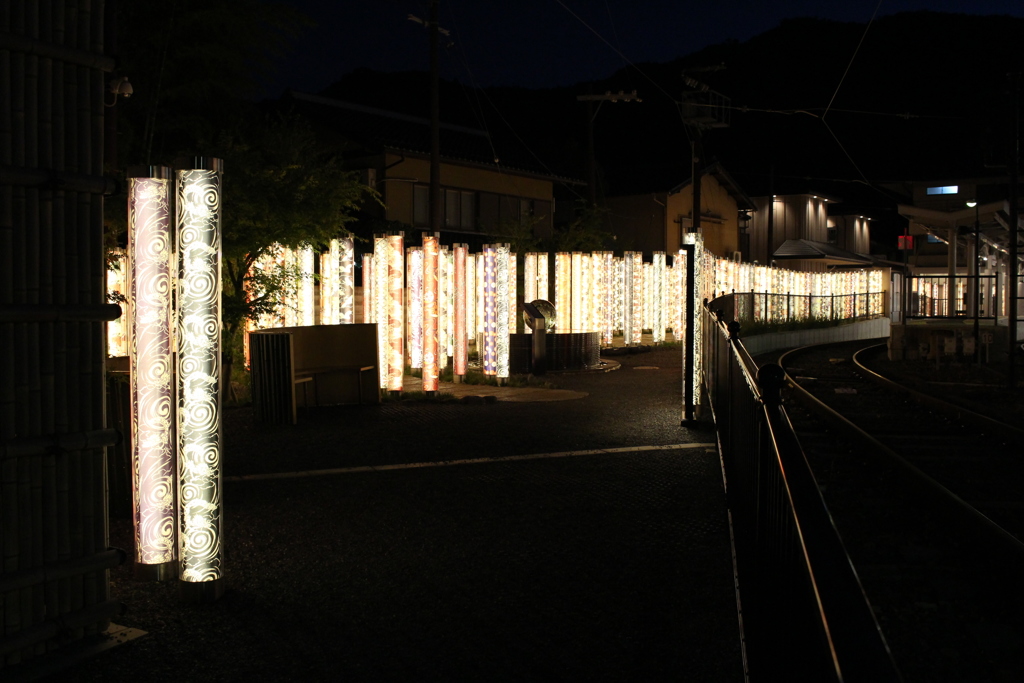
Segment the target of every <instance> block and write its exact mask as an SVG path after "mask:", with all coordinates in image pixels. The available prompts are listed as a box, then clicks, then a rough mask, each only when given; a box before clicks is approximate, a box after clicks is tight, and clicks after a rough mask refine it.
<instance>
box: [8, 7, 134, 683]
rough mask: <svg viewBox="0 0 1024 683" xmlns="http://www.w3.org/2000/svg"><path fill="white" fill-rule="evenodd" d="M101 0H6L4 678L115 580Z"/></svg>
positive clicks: (52, 641)
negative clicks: (107, 400) (107, 403)
mask: <svg viewBox="0 0 1024 683" xmlns="http://www.w3.org/2000/svg"><path fill="white" fill-rule="evenodd" d="M103 9H104V5H103V2H102V0H93V1H90V0H77V1H76V0H4V1H3V2H0V80H2V82H0V553H2V556H0V570H2V571H0V629H2V631H0V678H3V677H4V674H3V669H4V668H8V667H11V666H14V665H17V664H19V663H21V662H26V661H30V660H34V659H36V658H37V657H40V656H41V655H46V654H47V653H52V652H54V651H59V649H60V648H61V647H63V646H64V645H68V644H75V643H80V642H81V641H82V638H83V637H86V636H89V635H93V634H97V633H99V632H101V631H102V630H103V629H104V628H106V625H107V624H108V623H109V619H110V618H111V616H113V615H114V614H116V613H117V611H118V607H119V605H118V604H116V603H114V602H112V601H111V600H110V596H109V590H108V587H109V580H108V567H110V566H112V565H113V564H115V563H116V562H117V561H118V554H117V553H116V552H113V551H109V550H108V549H107V514H106V505H107V503H106V487H105V481H106V479H105V468H106V465H105V453H104V451H105V446H107V445H110V444H112V443H113V442H114V440H115V439H116V434H115V433H114V432H113V431H112V430H107V429H105V415H104V358H105V355H106V354H105V336H104V323H103V321H105V320H108V319H110V318H112V317H114V316H116V315H117V314H118V310H117V307H116V306H111V305H108V304H106V303H105V300H104V297H105V285H104V258H103V248H102V230H103V194H104V192H105V191H106V190H107V189H108V183H107V182H106V181H105V180H104V177H103V150H104V147H103V140H104V136H103V132H104V131H103V122H104V113H105V107H104V90H105V85H106V82H107V80H108V79H109V75H108V74H107V73H105V72H107V71H110V70H111V69H112V67H113V59H112V58H110V57H107V56H104V44H103V35H104V30H103V27H104V12H103Z"/></svg>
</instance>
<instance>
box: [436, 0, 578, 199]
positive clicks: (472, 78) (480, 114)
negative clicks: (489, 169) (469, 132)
mask: <svg viewBox="0 0 1024 683" xmlns="http://www.w3.org/2000/svg"><path fill="white" fill-rule="evenodd" d="M448 14H449V17H450V18H451V20H452V27H453V29H454V31H455V34H456V35H458V33H459V28H458V22H457V20H456V18H455V15H454V12H452V10H451V6H450V4H449V5H448ZM455 46H456V47H457V48H458V52H459V56H460V57H461V61H462V65H461V66H462V68H463V69H465V71H466V75H467V76H468V77H469V81H470V85H472V87H473V90H474V93H475V96H476V97H477V99H478V102H479V96H480V95H481V94H482V95H483V96H484V99H486V100H487V103H488V104H489V105H490V106H491V109H493V110H494V113H495V114H496V115H497V116H498V118H499V119H501V121H502V123H504V124H505V126H506V127H507V128H508V130H509V132H511V133H512V135H513V136H514V137H515V138H516V140H518V141H519V143H520V144H521V145H522V146H523V148H524V149H526V151H527V152H528V153H529V154H530V156H532V157H533V158H534V160H535V161H536V162H537V163H538V164H540V166H541V168H543V169H544V170H545V171H547V173H548V174H549V175H551V176H552V177H553V178H559V177H560V176H559V175H558V174H556V173H555V172H554V171H553V170H552V169H551V168H550V167H549V166H548V165H547V164H546V163H545V162H544V160H543V159H541V157H540V156H539V155H538V154H537V153H536V152H535V151H534V150H533V148H532V147H531V146H530V145H529V144H527V143H526V141H525V140H523V138H522V136H520V135H519V132H518V131H517V130H516V129H515V127H514V126H512V124H511V123H510V122H509V121H508V119H507V118H505V115H504V114H503V113H502V112H501V110H500V109H499V108H498V106H497V105H496V104H495V103H494V100H492V99H491V96H490V95H489V94H488V93H487V91H486V90H485V89H484V88H481V87H480V86H479V85H478V84H477V81H476V77H475V75H474V74H473V70H472V68H471V67H470V66H469V60H468V58H467V57H466V53H465V50H464V49H463V48H462V44H461V41H457V42H456V43H455ZM445 54H446V55H447V56H448V57H449V58H452V57H451V54H450V52H449V51H447V50H446V52H445ZM452 59H453V58H452ZM454 64H455V61H454V59H453V65H454ZM463 91H465V86H463ZM467 99H468V97H467ZM478 107H479V108H478V109H476V108H475V109H474V115H476V116H477V117H478V120H479V121H480V125H482V126H483V129H484V132H486V133H487V142H488V144H489V145H490V147H491V152H492V154H493V155H494V161H495V165H496V166H497V167H498V170H499V172H500V173H502V175H506V174H505V173H504V171H503V170H502V165H501V163H500V158H501V157H500V155H499V154H498V152H497V150H496V149H495V147H494V142H493V140H492V138H491V132H490V128H489V127H488V125H487V120H486V117H485V116H484V115H483V107H482V106H479V104H478ZM558 183H559V184H560V185H562V186H563V187H564V188H566V189H567V190H569V191H570V192H571V193H572V194H574V195H575V196H576V197H577V198H578V199H580V200H584V199H585V197H583V195H581V194H580V193H579V192H578V191H577V190H576V188H574V187H573V186H572V185H570V184H569V183H567V182H565V181H564V180H558Z"/></svg>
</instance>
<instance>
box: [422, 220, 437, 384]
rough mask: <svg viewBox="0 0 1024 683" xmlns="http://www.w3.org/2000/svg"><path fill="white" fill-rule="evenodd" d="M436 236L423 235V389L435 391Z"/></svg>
mask: <svg viewBox="0 0 1024 683" xmlns="http://www.w3.org/2000/svg"><path fill="white" fill-rule="evenodd" d="M439 251H440V250H439V246H438V237H437V235H436V234H434V235H423V373H422V377H423V391H425V392H434V391H437V379H438V378H437V351H438V349H437V322H438V321H437V312H438V311H437V308H438V302H437V293H438V291H437V261H438V254H439Z"/></svg>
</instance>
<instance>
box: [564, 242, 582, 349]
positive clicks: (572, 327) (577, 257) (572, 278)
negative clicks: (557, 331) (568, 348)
mask: <svg viewBox="0 0 1024 683" xmlns="http://www.w3.org/2000/svg"><path fill="white" fill-rule="evenodd" d="M570 263H571V266H570V268H571V270H570V273H569V283H570V284H569V287H570V288H571V289H570V294H569V301H570V302H571V303H570V304H569V311H570V317H569V330H568V331H571V332H582V331H583V254H582V253H580V252H578V251H574V252H572V257H571V262H570Z"/></svg>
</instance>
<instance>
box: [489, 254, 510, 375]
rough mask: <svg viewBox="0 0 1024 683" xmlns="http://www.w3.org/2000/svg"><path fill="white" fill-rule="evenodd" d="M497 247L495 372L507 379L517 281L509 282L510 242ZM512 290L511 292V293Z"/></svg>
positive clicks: (495, 274)
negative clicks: (511, 312) (511, 308)
mask: <svg viewBox="0 0 1024 683" xmlns="http://www.w3.org/2000/svg"><path fill="white" fill-rule="evenodd" d="M494 247H495V256H496V258H495V273H494V279H495V281H496V283H495V292H494V298H495V300H496V303H495V308H496V309H497V310H496V311H495V315H496V317H497V325H496V329H495V333H494V334H495V347H496V349H495V350H496V355H495V359H494V360H495V374H496V375H497V376H498V379H505V378H507V377H508V376H509V338H508V335H509V326H508V322H509V298H510V297H515V283H514V282H512V283H511V284H510V283H509V276H510V274H511V273H512V272H513V271H512V266H511V265H510V262H511V260H512V258H513V255H512V252H511V251H510V246H509V245H508V244H496V245H494ZM510 292H511V294H510Z"/></svg>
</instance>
